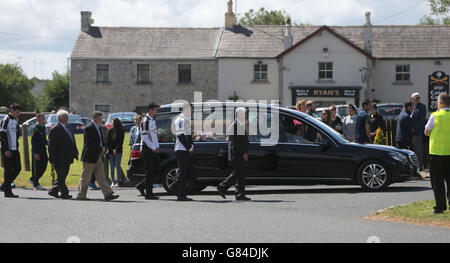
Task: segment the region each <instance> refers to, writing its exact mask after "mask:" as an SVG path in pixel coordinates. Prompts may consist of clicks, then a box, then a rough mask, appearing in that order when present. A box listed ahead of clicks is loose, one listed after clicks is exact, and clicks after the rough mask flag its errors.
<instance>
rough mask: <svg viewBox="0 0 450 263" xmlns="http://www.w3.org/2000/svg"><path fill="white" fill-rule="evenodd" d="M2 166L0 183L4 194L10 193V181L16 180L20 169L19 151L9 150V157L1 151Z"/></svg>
mask: <svg viewBox="0 0 450 263" xmlns="http://www.w3.org/2000/svg"><path fill="white" fill-rule="evenodd" d="M2 160H3V167H4V181H3V184H2V189H3V191H4V192H5V194H10V193H11V183H12V182H14V180H16V178H17V176H19V173H20V171H21V170H22V165H21V164H20V153H19V151H11V158H7V157H6V155H5V154H4V153H2Z"/></svg>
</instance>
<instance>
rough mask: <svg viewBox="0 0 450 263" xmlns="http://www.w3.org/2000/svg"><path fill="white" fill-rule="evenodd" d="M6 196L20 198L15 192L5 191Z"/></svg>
mask: <svg viewBox="0 0 450 263" xmlns="http://www.w3.org/2000/svg"><path fill="white" fill-rule="evenodd" d="M5 198H19V196H18V195H15V194H13V193H8V194H7V193H5Z"/></svg>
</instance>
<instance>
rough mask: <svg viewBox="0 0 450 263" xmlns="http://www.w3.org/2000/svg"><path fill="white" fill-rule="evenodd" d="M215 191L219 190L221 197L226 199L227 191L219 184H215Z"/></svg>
mask: <svg viewBox="0 0 450 263" xmlns="http://www.w3.org/2000/svg"><path fill="white" fill-rule="evenodd" d="M217 191H218V192H219V195H220V196H221V197H222V198H223V199H227V197H226V194H227V192H226V191H225V189H223V188H222V187H220V186H217Z"/></svg>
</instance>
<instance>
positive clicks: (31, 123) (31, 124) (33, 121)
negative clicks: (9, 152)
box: [20, 114, 48, 136]
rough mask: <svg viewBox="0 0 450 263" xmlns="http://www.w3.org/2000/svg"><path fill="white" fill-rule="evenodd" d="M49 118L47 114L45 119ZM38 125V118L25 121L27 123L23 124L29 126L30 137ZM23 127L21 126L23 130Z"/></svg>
mask: <svg viewBox="0 0 450 263" xmlns="http://www.w3.org/2000/svg"><path fill="white" fill-rule="evenodd" d="M47 118H48V115H47V114H46V115H45V119H47ZM37 123H38V121H37V118H36V117H33V118H31V119H29V120H27V121H25V122H24V123H23V124H22V125H27V132H28V135H29V136H30V135H31V132H32V131H33V129H34V127H35V126H36V124H37ZM22 125H21V126H20V127H21V128H22Z"/></svg>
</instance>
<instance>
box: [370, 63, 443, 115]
mask: <svg viewBox="0 0 450 263" xmlns="http://www.w3.org/2000/svg"><path fill="white" fill-rule="evenodd" d="M436 60H437V59H423V60H417V59H416V60H412V59H409V60H377V62H376V64H375V68H374V89H375V92H374V94H373V97H374V98H375V99H378V100H380V101H381V102H383V103H389V102H399V103H403V102H405V101H407V100H409V98H410V96H411V94H412V93H413V92H420V94H421V97H422V103H424V104H425V105H427V109H428V94H427V92H428V76H429V75H431V74H432V73H433V72H435V71H443V72H445V73H446V74H450V59H446V60H444V59H440V60H439V61H440V62H441V65H440V66H436V65H435V62H436ZM398 64H409V65H410V74H411V75H410V79H411V81H410V83H406V84H398V83H396V82H395V67H396V65H398Z"/></svg>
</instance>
